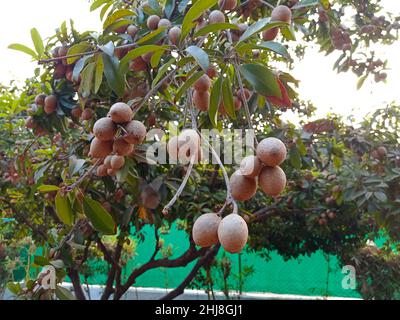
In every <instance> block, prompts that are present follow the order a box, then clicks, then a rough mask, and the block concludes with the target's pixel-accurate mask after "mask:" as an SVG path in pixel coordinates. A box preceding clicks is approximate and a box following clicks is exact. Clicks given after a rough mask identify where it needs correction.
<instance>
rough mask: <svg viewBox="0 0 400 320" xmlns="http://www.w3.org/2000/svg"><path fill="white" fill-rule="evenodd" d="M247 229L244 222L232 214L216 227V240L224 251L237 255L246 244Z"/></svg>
mask: <svg viewBox="0 0 400 320" xmlns="http://www.w3.org/2000/svg"><path fill="white" fill-rule="evenodd" d="M248 235H249V229H248V228H247V224H246V221H244V219H243V218H242V217H241V216H239V215H238V214H235V213H232V214H230V215H227V216H226V217H225V218H223V219H222V221H221V223H220V224H219V227H218V239H219V242H220V243H221V245H222V247H223V248H224V249H225V251H228V252H230V253H239V252H241V251H242V250H243V248H244V246H245V245H246V243H247V237H248Z"/></svg>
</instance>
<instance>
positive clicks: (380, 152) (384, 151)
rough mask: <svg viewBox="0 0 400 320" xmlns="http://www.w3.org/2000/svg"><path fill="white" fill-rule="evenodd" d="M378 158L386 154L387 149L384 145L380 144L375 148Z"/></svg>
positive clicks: (384, 156)
mask: <svg viewBox="0 0 400 320" xmlns="http://www.w3.org/2000/svg"><path fill="white" fill-rule="evenodd" d="M376 151H377V152H378V156H379V158H380V159H385V158H386V156H387V149H386V148H385V147H384V146H380V147H378V148H377V149H376Z"/></svg>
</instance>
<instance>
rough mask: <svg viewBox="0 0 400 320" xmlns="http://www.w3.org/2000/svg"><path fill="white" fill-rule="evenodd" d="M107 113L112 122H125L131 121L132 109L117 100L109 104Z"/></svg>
mask: <svg viewBox="0 0 400 320" xmlns="http://www.w3.org/2000/svg"><path fill="white" fill-rule="evenodd" d="M109 114H110V117H111V120H112V121H113V122H115V123H126V122H129V121H131V119H132V116H133V111H132V109H131V107H130V106H128V105H127V104H126V103H123V102H117V103H115V104H113V105H112V106H111V108H110V112H109Z"/></svg>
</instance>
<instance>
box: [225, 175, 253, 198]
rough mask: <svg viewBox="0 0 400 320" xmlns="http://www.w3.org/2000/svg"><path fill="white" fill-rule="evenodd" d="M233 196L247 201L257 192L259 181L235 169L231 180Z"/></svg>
mask: <svg viewBox="0 0 400 320" xmlns="http://www.w3.org/2000/svg"><path fill="white" fill-rule="evenodd" d="M229 184H230V186H231V191H232V197H233V198H234V199H235V200H238V201H246V200H249V199H250V198H252V197H253V196H254V195H255V194H256V192H257V181H256V179H254V178H248V177H246V176H244V175H242V173H241V172H240V170H237V171H235V172H234V173H233V174H232V176H231V178H230V180H229Z"/></svg>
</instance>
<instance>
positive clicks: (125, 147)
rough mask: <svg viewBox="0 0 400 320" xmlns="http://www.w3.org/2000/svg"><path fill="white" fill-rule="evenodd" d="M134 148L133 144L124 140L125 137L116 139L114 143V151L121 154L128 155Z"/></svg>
mask: <svg viewBox="0 0 400 320" xmlns="http://www.w3.org/2000/svg"><path fill="white" fill-rule="evenodd" d="M133 150H134V148H133V145H132V144H129V143H128V142H126V141H125V140H124V138H123V137H119V138H117V139H115V141H114V145H113V152H114V153H116V154H117V155H119V156H127V155H130V154H131V153H132V152H133Z"/></svg>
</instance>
